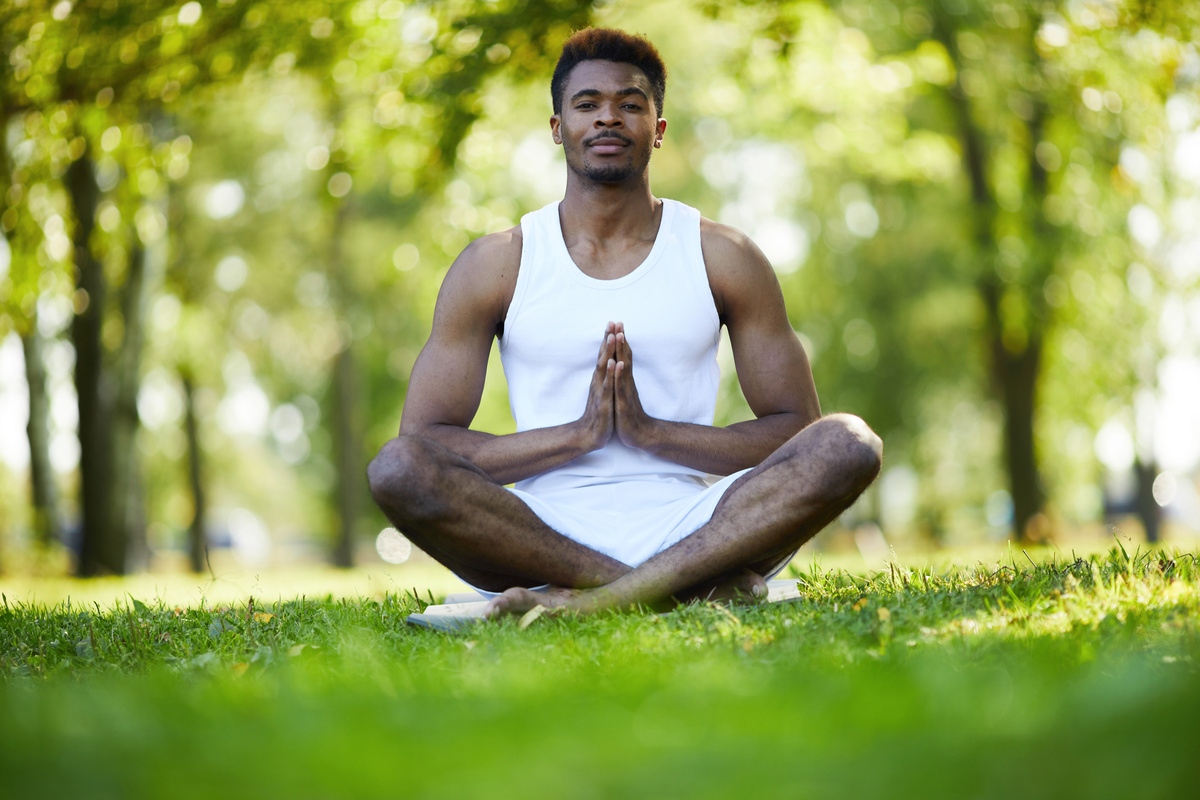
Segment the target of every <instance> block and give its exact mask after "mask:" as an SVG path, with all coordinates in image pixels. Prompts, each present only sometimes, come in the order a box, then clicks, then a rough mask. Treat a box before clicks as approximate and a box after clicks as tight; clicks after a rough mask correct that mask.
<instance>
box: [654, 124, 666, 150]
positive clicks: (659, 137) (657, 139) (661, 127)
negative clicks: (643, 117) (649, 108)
mask: <svg viewBox="0 0 1200 800" xmlns="http://www.w3.org/2000/svg"><path fill="white" fill-rule="evenodd" d="M655 127H656V128H657V129H658V130H657V131H656V132H655V134H654V146H655V147H662V143H663V133H664V132H665V131H666V130H667V121H666V120H665V119H663V118H662V117H659V118H658V122H657V123H656V124H655Z"/></svg>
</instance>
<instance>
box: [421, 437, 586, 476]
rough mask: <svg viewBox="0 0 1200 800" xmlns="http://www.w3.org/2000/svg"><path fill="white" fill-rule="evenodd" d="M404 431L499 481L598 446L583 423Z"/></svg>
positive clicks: (559, 462) (532, 472) (548, 466)
mask: <svg viewBox="0 0 1200 800" xmlns="http://www.w3.org/2000/svg"><path fill="white" fill-rule="evenodd" d="M400 432H401V433H404V434H416V435H418V436H424V437H426V438H427V439H432V440H433V441H435V442H437V443H438V444H440V445H441V446H442V447H445V448H446V449H447V450H450V451H451V452H453V453H457V454H458V455H460V456H463V457H464V458H466V459H468V460H470V461H471V463H473V464H475V466H477V467H479V468H480V469H482V470H483V471H484V472H486V473H487V474H488V475H490V476H491V478H492V480H494V481H496V482H497V483H500V484H507V483H513V482H515V481H519V480H524V479H525V478H530V477H533V476H534V475H538V474H541V473H543V472H546V471H547V470H551V469H554V468H555V467H560V466H562V465H563V464H566V463H567V462H569V461H572V460H574V459H576V458H578V457H579V456H581V455H584V454H585V453H588V452H591V451H592V450H594V449H596V448H595V446H593V441H592V440H593V439H594V437H592V436H589V432H588V431H587V429H586V427H585V426H583V425H582V424H581V423H578V422H575V423H569V424H567V425H558V426H556V427H553V428H537V429H534V430H529V431H522V432H520V433H510V434H504V435H500V436H497V435H495V434H491V433H484V432H483V431H473V430H470V429H467V428H462V427H459V426H457V425H425V426H422V427H420V428H419V429H412V430H405V429H404V428H403V427H402V428H401V431H400Z"/></svg>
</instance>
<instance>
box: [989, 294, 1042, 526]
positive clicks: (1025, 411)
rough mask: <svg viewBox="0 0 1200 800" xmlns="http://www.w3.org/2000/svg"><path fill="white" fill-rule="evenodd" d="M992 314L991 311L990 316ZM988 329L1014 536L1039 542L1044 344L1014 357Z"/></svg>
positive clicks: (995, 329) (1031, 344)
mask: <svg viewBox="0 0 1200 800" xmlns="http://www.w3.org/2000/svg"><path fill="white" fill-rule="evenodd" d="M992 311H993V310H992V309H991V308H989V316H991V314H992ZM997 322H998V320H997ZM988 327H989V328H990V329H991V334H990V335H991V337H992V341H991V350H992V374H993V375H994V376H995V383H996V385H997V387H998V388H999V390H1000V398H1001V402H1002V403H1003V409H1004V463H1005V467H1006V468H1007V470H1008V481H1009V491H1010V492H1011V494H1012V504H1013V523H1012V524H1013V533H1015V534H1016V536H1017V538H1018V539H1020V540H1021V541H1040V540H1041V538H1042V532H1040V531H1039V530H1037V529H1036V526H1035V525H1031V524H1030V523H1031V522H1033V521H1034V518H1035V517H1037V515H1038V514H1040V513H1041V511H1042V507H1043V506H1044V504H1045V501H1046V496H1045V493H1044V491H1043V490H1042V482H1041V475H1040V472H1039V471H1038V459H1037V447H1036V443H1035V440H1034V430H1033V426H1034V419H1035V416H1036V412H1037V383H1038V373H1039V371H1040V369H1041V360H1042V358H1041V357H1042V347H1041V341H1040V340H1039V339H1031V340H1030V341H1029V342H1028V344H1027V345H1026V346H1025V349H1024V350H1021V351H1020V352H1017V353H1012V352H1009V350H1008V348H1007V347H1006V346H1005V344H1004V341H1003V337H1002V336H1001V334H1000V332H999V326H998V325H995V326H993V325H989V326H988Z"/></svg>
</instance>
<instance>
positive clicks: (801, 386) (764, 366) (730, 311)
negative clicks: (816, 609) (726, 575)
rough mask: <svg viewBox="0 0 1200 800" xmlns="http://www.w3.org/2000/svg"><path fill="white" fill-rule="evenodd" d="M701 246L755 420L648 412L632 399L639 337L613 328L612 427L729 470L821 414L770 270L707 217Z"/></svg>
mask: <svg viewBox="0 0 1200 800" xmlns="http://www.w3.org/2000/svg"><path fill="white" fill-rule="evenodd" d="M700 231H701V246H702V248H703V251H704V260H705V265H706V267H707V269H708V275H709V283H710V285H711V286H712V289H713V299H714V302H716V304H717V311H718V313H719V314H720V316H721V320H722V321H723V322H724V323H725V326H726V328H727V329H728V331H729V339H730V344H731V345H732V347H733V358H734V365H735V366H736V368H737V375H738V382H739V383H740V385H741V387H742V393H743V395H745V397H746V402H747V403H748V404H749V406H750V410H751V411H753V412H754V415H755V417H756V418H755V419H753V420H748V421H746V422H738V423H735V424H733V425H730V426H728V427H725V428H717V427H711V426H707V425H692V424H689V423H682V422H669V421H664V420H657V419H653V418H651V417H648V416H647V415H646V414H645V412H644V411H643V410H642V408H641V403H640V401H639V400H638V398H637V388H636V368H635V367H636V362H635V360H634V359H635V356H634V350H635V349H636V347H637V342H632V343H631V342H628V341H627V340H626V339H625V337H624V332H623V331H619V332H618V335H617V355H616V359H617V362H618V363H617V374H616V408H617V434H618V435H619V436H620V437H621V440H622V441H623V442H625V443H626V444H628V445H630V446H632V447H638V448H640V449H643V450H646V451H648V452H651V453H654V454H655V455H657V456H660V457H662V458H665V459H667V460H669V461H674V462H675V463H677V464H682V465H684V466H687V467H692V468H693V469H700V470H704V471H705V472H711V473H713V474H717V475H727V474H729V473H731V472H736V471H737V470H740V469H746V468H747V467H753V466H756V465H757V464H759V463H761V462H762V461H763V459H765V458H766V457H767V456H768V455H770V454H771V453H773V452H774V451H775V450H776V449H777V448H778V447H779V446H780V445H782V444H783V443H784V442H786V441H787V440H788V439H789V438H791V437H792V436H793V435H795V434H796V433H798V432H799V431H800V430H801V429H802V428H804V427H805V426H806V425H808V424H809V423H810V422H813V421H814V420H816V419H817V418H818V417H820V415H821V409H820V404H819V403H818V401H817V391H816V387H815V386H814V384H813V379H812V371H811V369H810V367H809V363H808V356H807V355H806V354H805V352H804V348H803V347H802V346H801V344H800V341H799V339H797V337H796V334H795V332H794V331H793V330H792V327H791V323H790V322H789V321H788V318H787V311H786V309H785V308H784V304H783V294H782V292H781V291H780V288H779V282H778V281H777V280H776V278H775V272H774V270H773V269H772V268H771V265H770V263H769V262H768V261H767V259H766V257H765V256H764V255H763V254H762V252H761V251H760V250H759V249H758V248H757V247H756V246H755V245H754V243H753V242H751V241H750V240H749V239H748V238H746V237H745V236H744V235H742V234H740V233H738V232H737V231H735V230H733V229H732V228H729V227H726V226H723V225H717V224H716V223H712V222H709V221H707V220H705V221H704V222H702V224H701V228H700Z"/></svg>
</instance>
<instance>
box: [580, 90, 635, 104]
mask: <svg viewBox="0 0 1200 800" xmlns="http://www.w3.org/2000/svg"><path fill="white" fill-rule="evenodd" d="M602 94H604V93H603V92H601V91H600V90H599V89H580V90H579V91H578V92H576V93H575V94H573V95H571V102H572V103H574V102H575V101H576V100H578V99H579V98H581V97H598V96H600V95H602ZM629 95H637V96H638V97H641V98H642V99H643V100H645V101H647V102H649V101H650V98H649V97H647V96H646V93H645V92H643V91H642V90H641V89H639V88H638V87H636V86H630V87H628V88H626V89H621V90H619V91H618V92H617V97H628V96H629Z"/></svg>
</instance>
